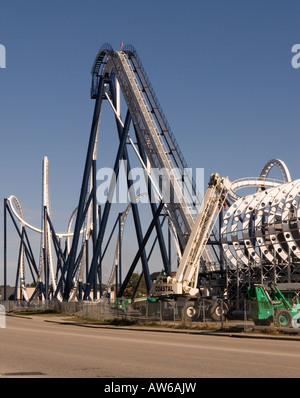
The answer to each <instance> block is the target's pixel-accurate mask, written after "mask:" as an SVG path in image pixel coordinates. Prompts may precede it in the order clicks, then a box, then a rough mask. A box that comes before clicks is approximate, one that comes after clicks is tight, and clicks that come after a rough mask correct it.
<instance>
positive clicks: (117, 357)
mask: <svg viewBox="0 0 300 398" xmlns="http://www.w3.org/2000/svg"><path fill="white" fill-rule="evenodd" d="M50 319H51V318H49V320H50ZM0 347H1V361H0V377H1V378H16V377H18V378H19V377H33V378H49V377H51V378H53V377H55V378H168V379H170V380H171V379H172V380H173V381H175V380H176V378H228V377H230V378H261V377H264V378H266V377H268V378H269V377H271V378H279V377H280V378H282V377H290V378H298V377H299V375H300V341H296V340H295V341H282V340H268V339H251V338H233V337H229V336H228V337H227V336H224V337H223V336H210V335H194V334H181V333H160V332H152V331H136V330H123V329H107V328H99V327H98V328H89V327H80V326H76V325H69V324H59V323H55V322H46V321H45V319H43V318H41V317H38V316H33V317H31V318H22V317H12V316H7V317H6V328H2V329H0Z"/></svg>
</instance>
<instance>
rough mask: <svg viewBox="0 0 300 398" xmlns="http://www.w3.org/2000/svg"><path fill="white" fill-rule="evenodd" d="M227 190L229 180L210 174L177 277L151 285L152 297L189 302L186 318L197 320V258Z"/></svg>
mask: <svg viewBox="0 0 300 398" xmlns="http://www.w3.org/2000/svg"><path fill="white" fill-rule="evenodd" d="M230 186H231V183H230V181H229V179H228V178H224V177H220V176H219V175H218V174H212V176H211V177H210V180H209V183H208V186H207V190H206V193H205V196H204V199H203V201H202V204H201V207H200V211H199V214H198V216H197V219H196V221H195V224H194V226H193V229H192V231H191V234H190V237H189V240H188V242H187V245H186V247H185V250H184V252H183V256H182V258H181V261H180V263H179V267H178V269H177V272H176V275H175V276H174V277H171V276H163V275H160V276H159V277H158V279H157V281H156V282H155V283H153V285H152V289H151V292H150V293H151V295H152V296H154V297H158V298H162V297H166V296H167V297H172V298H176V299H178V298H180V297H185V298H186V299H187V301H188V303H187V305H185V310H184V311H185V315H186V316H187V318H195V317H197V309H196V308H195V307H196V306H195V303H196V301H197V299H198V298H200V297H201V295H202V294H201V290H200V289H201V288H199V286H198V272H199V265H200V258H201V256H202V255H203V252H204V250H205V247H206V244H207V241H208V239H209V236H210V234H211V232H212V229H213V227H214V225H215V222H216V220H217V218H218V215H219V212H220V210H221V208H222V206H223V205H224V203H225V200H226V196H227V193H228V192H229V190H230ZM210 306H213V307H214V308H217V307H216V306H215V303H211V304H210Z"/></svg>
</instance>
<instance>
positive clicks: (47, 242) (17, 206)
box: [7, 157, 92, 301]
mask: <svg viewBox="0 0 300 398" xmlns="http://www.w3.org/2000/svg"><path fill="white" fill-rule="evenodd" d="M42 196H43V209H45V210H46V211H47V214H48V215H49V216H50V198H49V162H48V158H47V157H45V158H44V160H43V195H42ZM7 203H8V205H9V207H10V209H11V211H12V214H13V215H14V216H15V217H16V219H17V220H18V221H19V222H20V227H21V228H20V229H22V228H23V227H27V228H28V229H30V230H32V231H34V232H37V233H39V234H40V235H41V250H40V261H39V270H38V282H39V283H41V282H42V281H43V279H44V273H45V268H44V265H45V258H44V256H45V253H47V264H48V269H49V274H50V279H51V286H52V288H53V291H56V289H57V279H56V267H55V265H54V258H53V249H52V232H51V229H50V225H49V222H47V220H46V219H45V217H44V214H43V212H42V227H41V228H38V227H36V226H34V225H32V224H30V223H29V222H28V221H26V220H25V218H24V216H23V210H22V206H21V203H20V201H19V200H18V198H17V197H16V196H14V195H11V196H10V197H9V198H8V199H7ZM76 211H77V209H75V210H74V212H73V213H72V215H71V218H70V221H69V225H68V230H67V232H66V233H56V237H57V238H58V239H60V238H67V242H68V244H67V249H68V250H67V251H68V252H69V245H70V243H69V240H70V239H71V238H72V237H73V232H72V231H71V228H72V222H73V219H74V216H75V214H76ZM87 223H89V224H88V225H89V228H86V227H85V229H84V230H82V231H81V234H82V235H85V234H87V235H88V234H89V233H90V231H91V229H92V224H91V221H90V219H89V217H88V221H87ZM46 247H47V250H45V248H46ZM20 260H21V261H20V287H21V290H22V294H23V297H24V299H25V300H26V301H29V300H30V297H29V295H28V292H27V289H26V278H25V248H24V245H22V247H21V253H20ZM82 272H83V267H82V264H80V267H79V268H78V277H77V278H76V280H75V279H74V289H73V290H72V293H71V297H72V298H74V296H75V294H76V291H77V286H78V281H79V280H80V279H81V278H82ZM34 294H35V293H34ZM57 299H58V300H59V301H62V295H61V294H60V293H58V296H57Z"/></svg>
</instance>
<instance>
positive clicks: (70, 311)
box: [0, 299, 249, 323]
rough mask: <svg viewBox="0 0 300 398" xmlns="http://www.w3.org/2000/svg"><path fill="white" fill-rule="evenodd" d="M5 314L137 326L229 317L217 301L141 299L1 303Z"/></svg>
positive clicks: (244, 314)
mask: <svg viewBox="0 0 300 398" xmlns="http://www.w3.org/2000/svg"><path fill="white" fill-rule="evenodd" d="M0 303H1V304H2V305H3V307H4V308H5V311H6V312H7V313H9V312H22V313H24V312H28V314H30V312H31V313H33V312H37V313H42V312H44V313H47V312H49V313H54V314H55V313H57V314H67V315H71V316H74V317H79V318H85V319H91V320H95V321H106V320H113V319H122V320H127V321H129V322H130V321H131V322H140V323H151V322H155V323H162V322H168V323H173V322H175V323H179V322H181V323H182V322H204V323H207V322H221V323H222V322H225V321H226V320H227V319H228V317H232V314H230V311H229V307H228V305H227V303H226V302H225V301H223V300H221V299H218V300H204V299H203V300H198V301H195V302H193V301H189V302H186V301H184V300H182V301H180V300H177V301H174V300H162V301H151V300H148V299H141V300H139V299H138V300H136V301H134V302H132V301H131V300H126V299H117V300H115V301H113V302H110V301H109V300H105V299H104V300H100V301H98V302H92V301H91V302H89V301H77V302H59V301H55V300H49V301H36V302H31V303H28V302H26V301H2V302H0ZM235 316H236V317H238V318H239V319H244V320H249V314H248V312H247V310H246V309H245V311H243V312H240V313H239V314H235Z"/></svg>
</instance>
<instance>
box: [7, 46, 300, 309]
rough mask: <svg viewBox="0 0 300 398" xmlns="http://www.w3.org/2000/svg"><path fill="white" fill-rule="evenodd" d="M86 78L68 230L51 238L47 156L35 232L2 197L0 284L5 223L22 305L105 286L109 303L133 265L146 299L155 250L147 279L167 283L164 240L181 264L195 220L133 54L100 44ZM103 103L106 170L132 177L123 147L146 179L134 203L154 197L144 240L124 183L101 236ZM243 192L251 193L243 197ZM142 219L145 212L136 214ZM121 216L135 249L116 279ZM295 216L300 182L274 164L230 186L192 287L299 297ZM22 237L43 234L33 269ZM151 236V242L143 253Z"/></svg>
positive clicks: (106, 211) (91, 293)
mask: <svg viewBox="0 0 300 398" xmlns="http://www.w3.org/2000/svg"><path fill="white" fill-rule="evenodd" d="M91 74H92V85H91V93H90V94H91V99H93V100H95V106H94V114H93V119H92V124H91V130H90V138H89V143H88V148H87V154H86V161H85V165H84V172H83V179H82V183H81V190H80V195H79V200H78V206H77V207H76V209H75V210H74V211H73V213H72V214H71V217H70V220H69V223H68V226H67V231H66V232H63V233H58V232H56V231H55V229H54V226H53V223H52V221H51V213H50V204H49V203H50V200H49V172H48V168H49V165H48V159H47V158H46V157H45V158H44V161H43V203H42V217H41V218H42V223H41V227H40V228H38V227H35V226H33V225H31V224H30V223H28V222H27V221H26V220H25V219H24V216H23V212H22V207H21V204H20V201H19V200H18V199H17V198H16V197H15V196H10V197H9V198H7V199H4V232H5V233H4V281H5V284H6V274H7V233H6V230H7V220H8V217H7V216H8V215H9V216H10V218H11V220H12V222H13V225H14V227H15V230H16V231H17V234H18V236H19V239H20V246H19V255H18V262H17V272H16V289H17V287H18V286H19V287H20V288H21V291H22V297H23V299H25V300H26V301H28V302H31V301H33V300H44V299H45V300H47V299H49V298H52V299H57V300H59V301H74V300H98V299H100V298H102V297H106V295H107V293H108V290H107V289H109V288H110V287H112V286H113V285H116V289H117V296H118V297H122V296H123V294H124V291H125V289H126V287H127V285H128V283H129V280H130V278H131V276H132V274H133V272H134V271H135V269H136V267H137V264H138V263H139V262H140V263H141V266H142V276H143V277H144V278H145V283H146V288H147V291H148V293H150V292H151V288H152V283H153V281H152V279H153V278H151V272H150V267H149V258H150V256H151V253H152V250H153V246H154V245H155V244H158V246H159V252H160V263H159V264H157V268H156V269H155V270H151V271H152V272H154V271H155V272H157V271H160V270H163V272H164V274H165V275H168V276H169V277H171V275H172V270H171V259H170V253H168V250H170V241H171V240H172V244H173V247H174V248H175V252H176V257H177V260H178V261H177V263H178V264H179V262H180V260H181V259H182V258H183V257H184V253H185V249H186V247H187V245H188V242H189V238H190V236H191V234H192V231H193V227H194V225H195V223H196V220H197V217H198V215H199V212H201V204H202V199H201V198H200V195H199V193H198V191H197V186H196V183H195V181H194V179H193V178H192V175H191V174H189V173H188V172H187V171H188V170H189V169H188V167H187V163H186V161H185V160H184V157H183V155H182V153H181V151H180V149H179V146H178V144H177V142H176V139H175V137H174V134H173V133H172V131H171V128H170V126H169V124H168V122H167V120H166V117H165V115H164V113H163V111H162V108H161V106H160V105H159V102H158V99H157V98H156V95H155V93H154V90H153V88H152V87H151V84H150V81H149V79H148V77H147V75H146V72H145V70H144V68H143V66H142V63H141V61H140V59H139V57H138V54H137V52H136V50H135V49H134V48H133V47H132V46H131V45H127V46H124V47H123V46H122V49H121V50H120V51H115V50H114V49H113V48H112V47H111V46H110V45H109V44H104V45H103V46H102V47H101V49H100V50H99V52H98V54H97V56H96V58H95V61H94V64H93V66H92V71H91ZM121 94H122V95H123V100H124V103H125V104H126V107H127V109H126V116H125V118H124V119H123V120H122V117H121V111H120V101H121ZM104 101H107V102H108V103H109V105H110V107H111V109H112V111H113V118H114V121H115V124H116V133H117V136H118V139H119V146H118V148H116V152H115V153H116V156H115V162H114V165H113V172H114V175H115V176H116V178H118V177H119V174H120V167H121V166H120V165H121V164H122V161H125V162H126V165H127V168H128V170H131V160H132V159H131V158H130V156H129V151H128V149H127V146H128V145H130V146H131V148H132V149H133V153H134V156H135V160H136V159H137V160H138V162H139V163H140V165H141V167H142V168H143V170H144V173H145V175H146V176H148V180H147V192H146V193H144V194H142V195H146V196H148V197H152V196H153V192H154V195H155V197H156V199H157V200H156V201H150V202H149V213H150V214H151V222H150V223H149V225H147V229H146V232H145V233H143V230H142V225H141V211H140V208H139V203H138V200H137V197H136V194H135V192H134V190H132V189H131V188H132V184H133V181H132V180H131V179H130V178H127V180H126V184H127V188H128V194H129V203H128V204H127V205H126V208H125V209H124V211H123V212H121V213H119V216H118V217H117V219H116V221H115V223H114V226H113V228H112V230H111V232H110V234H108V233H107V228H108V220H109V218H110V217H112V215H111V213H112V212H111V208H112V205H113V203H112V202H113V200H112V198H113V195H114V190H115V181H113V179H112V180H111V181H110V185H109V189H108V194H107V200H106V202H105V203H104V206H103V209H101V212H100V206H99V203H98V202H97V180H96V173H97V154H98V152H99V150H98V141H99V139H98V138H99V134H100V131H101V112H102V104H103V102H104ZM100 149H101V148H100ZM274 167H275V168H277V169H278V170H279V171H280V173H281V177H282V178H281V179H280V180H275V179H271V178H269V173H270V171H271V169H272V168H274ZM153 169H157V170H164V172H165V173H167V176H168V179H165V178H159V180H158V181H155V180H154V179H153V176H152V174H151V170H153ZM160 177H162V176H160ZM166 184H167V185H168V189H169V191H168V192H171V197H170V198H169V200H166V198H165V196H164V195H165V192H166V186H165V185H166ZM249 189H250V190H251V192H252V193H249V192H248V190H249ZM241 190H246V191H247V193H246V194H244V195H241ZM175 198H176V200H175ZM223 199H224V198H223ZM142 211H143V213H144V211H145V210H144V208H143V210H142ZM129 212H132V216H133V221H134V229H135V235H136V238H137V245H138V250H137V252H136V254H135V256H134V258H133V259H132V261H131V265H130V267H129V269H128V272H127V274H126V276H125V278H124V279H123V278H122V276H121V265H122V250H121V249H122V239H123V233H124V225H125V221H126V218H127V215H128V213H129ZM100 213H101V214H100ZM299 214H300V180H294V181H293V180H292V179H291V176H290V173H289V170H288V168H287V166H286V165H285V163H284V162H283V161H282V160H279V159H271V160H270V161H268V162H267V163H266V165H265V166H264V167H263V169H262V171H261V174H260V175H259V176H258V177H251V178H241V179H239V180H236V181H233V182H231V183H230V189H228V192H227V193H226V200H225V201H224V203H223V202H222V204H221V205H219V209H218V219H219V223H217V222H216V219H214V222H213V224H211V228H208V231H209V232H207V236H205V237H203V242H205V244H204V245H203V248H202V250H201V256H200V258H199V259H198V257H197V262H198V265H197V274H196V275H194V276H193V278H194V282H195V285H198V286H200V287H202V288H203V289H204V290H205V292H206V293H205V294H207V295H217V296H219V297H226V299H227V300H229V301H231V302H232V303H234V306H235V308H237V309H238V308H239V305H240V303H241V301H242V300H243V297H244V295H245V291H246V289H245V286H246V284H249V283H251V282H260V283H264V282H267V281H269V280H270V281H273V282H275V283H277V284H278V283H281V284H285V285H286V286H288V285H291V284H292V287H293V290H300V283H299V278H300V221H299V220H300V219H299ZM165 220H167V221H168V222H167V230H168V237H167V238H166V234H165V232H164V230H163V228H164V225H163V224H164V222H165ZM217 224H218V225H217ZM117 227H118V230H117V243H116V247H115V255H114V256H113V259H112V260H111V262H112V269H111V272H110V276H109V279H108V281H105V284H106V288H103V285H104V283H103V282H104V281H103V272H102V271H103V269H102V267H103V260H104V257H105V255H106V253H107V248H108V246H109V245H110V244H111V242H112V236H113V234H115V233H116V229H117ZM28 229H29V230H32V231H33V232H35V233H38V234H39V235H40V236H41V244H40V256H39V262H36V260H35V257H34V255H33V250H32V247H31V243H30V239H29V237H28V234H27V230H28ZM152 234H154V235H155V239H154V243H153V246H152V247H151V248H150V250H148V254H147V252H146V250H147V248H148V246H149V242H150V239H149V238H150V236H151V235H152ZM107 236H109V238H107ZM204 238H205V239H204ZM90 242H91V244H90ZM91 246H92V248H91ZM26 268H27V269H29V270H30V274H31V278H32V279H33V281H34V285H35V289H34V292H33V293H32V294H29V293H28V291H27V287H26V275H25V269H26ZM203 289H202V290H203ZM16 291H17V290H16ZM16 298H17V295H16V294H15V299H16Z"/></svg>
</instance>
